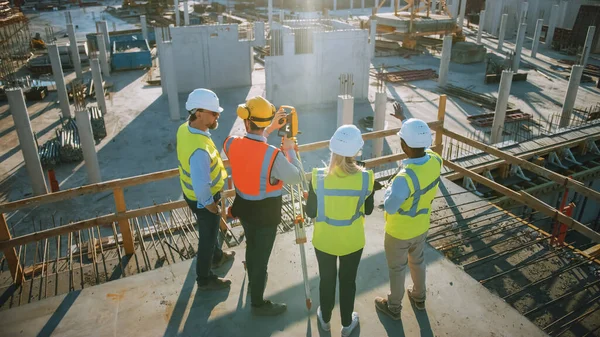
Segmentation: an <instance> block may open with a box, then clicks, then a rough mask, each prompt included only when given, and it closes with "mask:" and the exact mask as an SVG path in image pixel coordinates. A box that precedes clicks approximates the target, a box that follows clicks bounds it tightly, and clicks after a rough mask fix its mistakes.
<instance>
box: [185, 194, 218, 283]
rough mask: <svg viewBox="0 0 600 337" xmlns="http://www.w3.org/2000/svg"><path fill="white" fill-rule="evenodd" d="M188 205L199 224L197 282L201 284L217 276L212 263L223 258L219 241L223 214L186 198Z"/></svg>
mask: <svg viewBox="0 0 600 337" xmlns="http://www.w3.org/2000/svg"><path fill="white" fill-rule="evenodd" d="M186 201H187V203H188V206H189V207H190V209H191V210H192V212H193V213H194V214H196V224H197V225H198V236H199V237H200V238H199V239H198V253H197V254H196V282H198V284H199V285H205V284H207V283H208V282H209V281H210V280H211V279H215V278H217V275H215V274H214V273H213V272H212V263H213V262H217V261H219V260H221V257H222V256H223V251H222V250H221V244H220V243H219V224H220V222H221V215H220V214H214V213H212V212H210V211H209V210H207V209H206V208H200V209H199V208H198V207H197V202H196V201H191V200H188V199H187V198H186Z"/></svg>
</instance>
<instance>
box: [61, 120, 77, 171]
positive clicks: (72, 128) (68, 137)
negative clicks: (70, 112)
mask: <svg viewBox="0 0 600 337" xmlns="http://www.w3.org/2000/svg"><path fill="white" fill-rule="evenodd" d="M58 139H59V140H60V160H61V161H62V162H65V163H69V162H78V161H82V160H83V150H82V149H81V143H80V141H79V132H78V130H77V124H75V120H74V119H72V118H69V120H68V121H67V123H66V124H65V126H64V127H63V128H62V129H61V130H60V131H59V134H58Z"/></svg>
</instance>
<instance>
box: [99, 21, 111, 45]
mask: <svg viewBox="0 0 600 337" xmlns="http://www.w3.org/2000/svg"><path fill="white" fill-rule="evenodd" d="M96 25H97V27H98V28H99V31H98V33H100V34H102V35H103V36H104V45H105V46H106V47H107V48H110V36H109V35H108V22H106V21H104V20H103V21H99V22H97V23H96Z"/></svg>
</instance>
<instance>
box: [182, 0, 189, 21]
mask: <svg viewBox="0 0 600 337" xmlns="http://www.w3.org/2000/svg"><path fill="white" fill-rule="evenodd" d="M189 10H190V8H189V6H188V1H187V0H184V1H183V25H184V26H189V25H190V12H189Z"/></svg>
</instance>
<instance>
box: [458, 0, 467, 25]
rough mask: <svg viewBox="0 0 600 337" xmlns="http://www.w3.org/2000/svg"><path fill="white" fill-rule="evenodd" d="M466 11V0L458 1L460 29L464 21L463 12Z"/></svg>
mask: <svg viewBox="0 0 600 337" xmlns="http://www.w3.org/2000/svg"><path fill="white" fill-rule="evenodd" d="M466 11H467V0H461V2H460V14H459V15H458V28H459V29H460V30H462V28H463V25H464V23H465V12H466Z"/></svg>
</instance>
